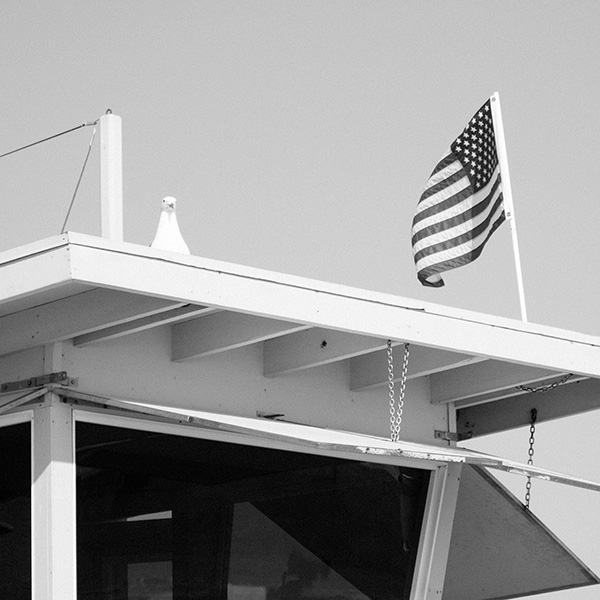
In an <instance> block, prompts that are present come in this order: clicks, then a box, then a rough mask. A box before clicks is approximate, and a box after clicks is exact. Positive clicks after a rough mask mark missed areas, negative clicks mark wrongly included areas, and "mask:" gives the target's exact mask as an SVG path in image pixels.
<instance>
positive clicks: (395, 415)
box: [387, 340, 410, 442]
mask: <svg viewBox="0 0 600 600" xmlns="http://www.w3.org/2000/svg"><path fill="white" fill-rule="evenodd" d="M409 354H410V344H404V358H403V361H402V376H401V379H400V392H399V394H398V403H397V404H396V399H395V393H394V355H393V352H392V340H388V341H387V361H388V393H389V402H390V438H391V440H392V442H397V441H398V439H399V438H400V429H401V428H402V412H403V410H404V393H405V391H406V374H407V372H408V356H409Z"/></svg>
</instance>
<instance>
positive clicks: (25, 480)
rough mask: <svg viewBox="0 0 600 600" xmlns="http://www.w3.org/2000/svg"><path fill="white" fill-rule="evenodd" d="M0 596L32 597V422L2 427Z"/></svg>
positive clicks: (24, 599)
mask: <svg viewBox="0 0 600 600" xmlns="http://www.w3.org/2000/svg"><path fill="white" fill-rule="evenodd" d="M0 474H1V475H0V598H10V599H11V600H29V599H30V598H31V425H30V424H29V423H22V424H19V425H10V426H9V427H0Z"/></svg>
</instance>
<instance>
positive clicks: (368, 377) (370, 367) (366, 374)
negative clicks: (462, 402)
mask: <svg viewBox="0 0 600 600" xmlns="http://www.w3.org/2000/svg"><path fill="white" fill-rule="evenodd" d="M393 356H394V381H399V380H400V379H401V374H402V360H403V357H404V345H403V344H399V345H395V346H394V348H393ZM483 360H486V359H485V358H482V357H479V356H469V355H467V354H460V353H458V352H448V351H446V350H438V349H436V348H425V347H423V346H418V345H416V344H412V345H411V346H410V353H409V360H408V376H407V379H414V378H416V377H424V376H425V375H431V374H433V373H439V372H441V371H446V370H449V369H455V368H457V367H460V366H463V365H467V364H472V363H475V362H481V361H483ZM387 382H388V370H387V351H386V350H381V351H378V352H373V353H370V354H365V355H364V356H358V357H356V358H352V359H350V389H351V390H355V391H360V390H368V389H372V388H375V387H378V386H382V385H387Z"/></svg>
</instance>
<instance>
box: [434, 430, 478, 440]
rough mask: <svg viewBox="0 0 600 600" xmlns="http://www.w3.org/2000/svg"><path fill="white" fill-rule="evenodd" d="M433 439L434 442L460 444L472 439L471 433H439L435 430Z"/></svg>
mask: <svg viewBox="0 0 600 600" xmlns="http://www.w3.org/2000/svg"><path fill="white" fill-rule="evenodd" d="M433 437H434V438H435V439H436V440H445V441H446V442H462V441H463V440H470V439H471V438H472V437H473V432H472V431H469V432H467V433H454V432H453V431H440V430H439V429H436V430H435V431H434V434H433Z"/></svg>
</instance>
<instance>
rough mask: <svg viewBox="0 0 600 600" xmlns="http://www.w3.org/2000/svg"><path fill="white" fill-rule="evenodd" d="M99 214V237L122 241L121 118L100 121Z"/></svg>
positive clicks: (104, 117)
mask: <svg viewBox="0 0 600 600" xmlns="http://www.w3.org/2000/svg"><path fill="white" fill-rule="evenodd" d="M100 202H101V206H100V213H101V222H102V227H101V232H102V237H105V238H108V239H110V240H114V241H117V242H122V241H123V150H122V142H121V117H119V116H117V115H113V114H112V113H110V112H107V114H105V115H103V116H101V117H100Z"/></svg>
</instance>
